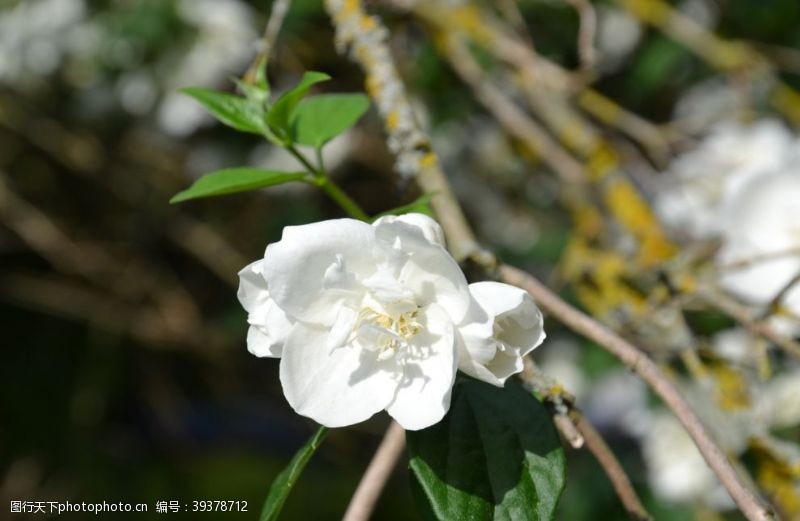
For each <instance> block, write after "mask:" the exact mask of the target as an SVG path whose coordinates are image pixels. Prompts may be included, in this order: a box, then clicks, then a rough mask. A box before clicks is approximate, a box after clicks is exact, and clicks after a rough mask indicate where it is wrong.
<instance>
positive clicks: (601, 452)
mask: <svg viewBox="0 0 800 521" xmlns="http://www.w3.org/2000/svg"><path fill="white" fill-rule="evenodd" d="M569 416H570V419H571V420H572V423H573V425H575V427H577V428H578V432H580V433H581V435H582V436H583V439H584V440H585V441H586V449H587V450H589V452H591V453H592V455H594V457H595V458H596V459H597V462H598V463H599V464H600V466H601V467H602V468H603V471H604V472H605V473H606V476H608V479H609V481H611V485H612V486H613V487H614V491H615V492H616V493H617V496H619V499H620V501H622V504H623V506H624V507H625V510H627V511H628V515H629V516H630V518H631V519H633V520H636V521H644V520H650V519H653V517H652V516H651V515H650V514H649V513H648V512H647V510H646V509H645V508H644V505H642V502H641V500H640V499H639V496H638V495H636V491H635V490H634V489H633V485H632V484H631V480H630V478H628V475H627V474H626V473H625V469H623V468H622V465H621V464H620V462H619V461H618V460H617V458H616V456H614V453H613V452H611V449H610V448H609V446H608V444H607V443H606V442H605V440H604V439H603V437H602V436H601V435H600V433H599V432H597V430H596V429H595V428H594V426H593V425H592V424H591V423H589V421H588V420H587V419H586V418H585V417H584V416H583V414H581V412H580V411H579V410H578V409H572V410H571V411H570V414H569Z"/></svg>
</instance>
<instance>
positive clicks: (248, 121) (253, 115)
mask: <svg viewBox="0 0 800 521" xmlns="http://www.w3.org/2000/svg"><path fill="white" fill-rule="evenodd" d="M181 92H183V93H184V94H186V95H188V96H191V97H192V98H194V99H195V100H197V101H198V102H200V104H201V105H203V107H205V108H206V110H208V111H209V112H210V113H211V114H212V115H213V116H214V117H215V118H217V119H218V120H219V121H220V122H221V123H224V124H225V125H228V126H229V127H233V128H235V129H236V130H240V131H242V132H250V133H253V134H259V135H263V134H264V131H265V130H266V129H267V127H266V125H265V123H264V107H263V106H262V105H260V104H259V103H256V102H255V101H254V100H252V99H247V98H243V97H241V96H236V95H234V94H229V93H227V92H219V91H216V90H211V89H203V88H200V87H189V88H186V89H181Z"/></svg>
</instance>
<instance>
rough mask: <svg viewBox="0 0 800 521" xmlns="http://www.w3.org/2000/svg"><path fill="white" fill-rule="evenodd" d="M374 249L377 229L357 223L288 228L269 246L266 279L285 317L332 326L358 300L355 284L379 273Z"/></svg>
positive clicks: (265, 264)
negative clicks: (343, 308) (344, 306)
mask: <svg viewBox="0 0 800 521" xmlns="http://www.w3.org/2000/svg"><path fill="white" fill-rule="evenodd" d="M374 250H375V232H374V229H373V228H372V226H370V225H368V224H366V223H363V222H361V221H356V220H354V219H334V220H329V221H321V222H318V223H313V224H307V225H304V226H288V227H286V228H285V229H284V231H283V237H282V238H281V240H280V241H279V242H276V243H273V244H270V245H269V247H267V252H266V254H265V256H264V265H263V273H264V278H265V279H266V280H267V282H268V284H269V290H270V294H271V295H272V298H273V299H275V301H276V302H277V303H278V305H279V306H280V307H281V308H282V309H284V310H285V311H286V312H287V313H289V314H290V315H292V316H294V317H296V318H298V319H300V320H304V321H308V322H313V323H319V324H326V325H331V324H333V321H334V320H335V319H336V313H337V312H338V309H339V307H340V305H341V303H342V302H345V301H347V302H349V301H353V300H358V299H359V298H360V295H358V291H354V288H353V287H352V284H351V283H353V282H354V281H355V280H360V279H362V278H365V277H368V276H370V275H371V274H372V273H373V272H374V271H375V265H376V263H375V260H374V258H373V252H374Z"/></svg>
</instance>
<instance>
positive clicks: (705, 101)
mask: <svg viewBox="0 0 800 521" xmlns="http://www.w3.org/2000/svg"><path fill="white" fill-rule="evenodd" d="M742 102H743V99H742V96H741V93H740V92H738V91H737V90H736V89H735V88H734V86H733V85H732V84H731V82H730V80H728V79H726V78H719V77H713V78H711V79H709V80H705V81H702V82H700V83H698V84H697V85H693V86H692V87H690V88H689V89H687V90H686V91H685V92H684V93H683V94H682V95H681V97H680V99H679V100H678V102H677V103H676V104H675V110H674V111H673V114H674V119H675V120H677V121H678V122H679V124H680V125H681V127H682V128H685V129H688V130H689V131H701V130H706V129H707V128H708V127H710V126H712V125H713V124H714V123H717V122H719V121H723V120H725V119H728V118H730V117H731V116H732V115H734V114H739V113H741V112H742V109H743V106H742Z"/></svg>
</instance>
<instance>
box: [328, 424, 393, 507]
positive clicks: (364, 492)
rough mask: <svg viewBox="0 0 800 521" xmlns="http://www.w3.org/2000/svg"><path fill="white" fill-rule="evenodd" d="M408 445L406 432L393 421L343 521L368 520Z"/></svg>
mask: <svg viewBox="0 0 800 521" xmlns="http://www.w3.org/2000/svg"><path fill="white" fill-rule="evenodd" d="M405 445H406V433H405V431H404V430H403V428H402V427H401V426H400V425H399V424H398V423H397V422H394V421H393V422H392V424H391V425H389V428H388V429H387V430H386V434H385V435H384V436H383V440H382V441H381V444H380V446H379V447H378V450H377V451H376V452H375V455H374V456H373V457H372V461H370V463H369V467H367V470H366V472H364V475H363V476H362V477H361V482H360V483H359V484H358V488H356V492H355V494H353V497H352V498H351V499H350V504H349V505H348V506H347V511H346V512H345V513H344V517H343V518H342V521H366V520H367V519H369V518H370V516H371V515H372V511H373V510H374V509H375V503H377V501H378V498H379V497H380V495H381V491H382V490H383V487H384V486H385V485H386V481H387V480H388V479H389V476H390V475H391V474H392V470H393V469H394V467H395V465H397V460H398V459H400V455H401V454H402V453H403V449H404V448H405Z"/></svg>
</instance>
